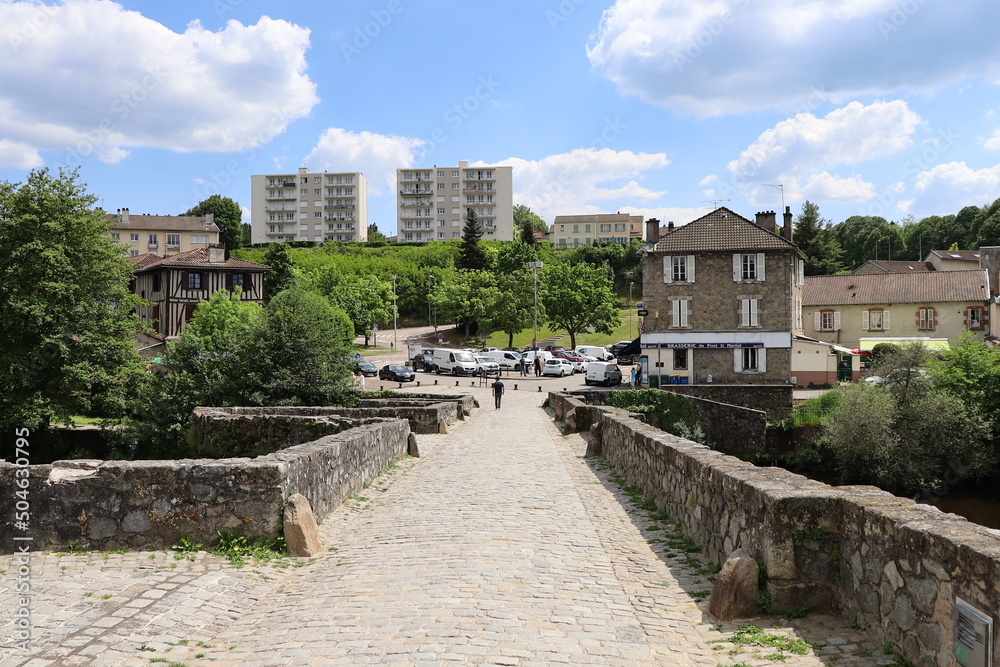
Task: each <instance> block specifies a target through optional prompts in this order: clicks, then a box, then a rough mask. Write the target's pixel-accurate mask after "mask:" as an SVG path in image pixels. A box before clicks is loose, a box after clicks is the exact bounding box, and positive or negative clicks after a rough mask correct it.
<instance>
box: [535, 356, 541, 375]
mask: <svg viewBox="0 0 1000 667" xmlns="http://www.w3.org/2000/svg"><path fill="white" fill-rule="evenodd" d="M541 374H542V359H541V357H539V356H537V355H535V377H539V376H540V375H541Z"/></svg>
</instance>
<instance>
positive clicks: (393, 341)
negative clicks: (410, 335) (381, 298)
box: [392, 275, 399, 351]
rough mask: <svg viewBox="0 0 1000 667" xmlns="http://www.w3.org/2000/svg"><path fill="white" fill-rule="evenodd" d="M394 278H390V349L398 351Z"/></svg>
mask: <svg viewBox="0 0 1000 667" xmlns="http://www.w3.org/2000/svg"><path fill="white" fill-rule="evenodd" d="M396 314H397V313H396V276H395V275H393V277H392V349H393V351H398V350H399V341H397V340H396Z"/></svg>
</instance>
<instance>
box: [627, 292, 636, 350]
mask: <svg viewBox="0 0 1000 667" xmlns="http://www.w3.org/2000/svg"><path fill="white" fill-rule="evenodd" d="M632 285H635V281H632V282H630V283H629V284H628V339H629V340H632Z"/></svg>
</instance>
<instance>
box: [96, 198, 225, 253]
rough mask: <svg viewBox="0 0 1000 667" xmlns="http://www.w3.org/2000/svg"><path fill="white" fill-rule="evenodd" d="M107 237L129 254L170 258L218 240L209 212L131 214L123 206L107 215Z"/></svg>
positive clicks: (216, 229)
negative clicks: (205, 213)
mask: <svg viewBox="0 0 1000 667" xmlns="http://www.w3.org/2000/svg"><path fill="white" fill-rule="evenodd" d="M108 219H109V222H110V226H111V238H113V239H115V240H116V241H118V242H120V243H121V244H122V245H124V246H125V248H126V252H128V254H129V255H130V256H132V257H138V256H139V255H146V254H152V255H156V256H158V257H170V256H172V255H178V254H180V253H182V252H188V251H190V250H198V249H200V248H207V247H208V246H209V245H213V244H216V243H218V242H219V228H218V227H217V226H216V224H215V222H214V220H213V216H212V214H211V213H209V214H208V215H205V216H193V215H131V214H130V213H129V210H128V209H127V208H120V209H118V212H117V213H112V214H109V215H108Z"/></svg>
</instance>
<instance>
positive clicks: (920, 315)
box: [917, 308, 937, 329]
mask: <svg viewBox="0 0 1000 667" xmlns="http://www.w3.org/2000/svg"><path fill="white" fill-rule="evenodd" d="M936 325H937V313H936V312H935V311H934V309H933V308H920V309H919V310H917V328H918V329H934V328H935V326H936Z"/></svg>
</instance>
